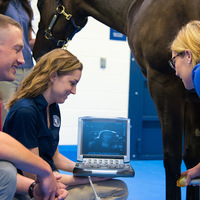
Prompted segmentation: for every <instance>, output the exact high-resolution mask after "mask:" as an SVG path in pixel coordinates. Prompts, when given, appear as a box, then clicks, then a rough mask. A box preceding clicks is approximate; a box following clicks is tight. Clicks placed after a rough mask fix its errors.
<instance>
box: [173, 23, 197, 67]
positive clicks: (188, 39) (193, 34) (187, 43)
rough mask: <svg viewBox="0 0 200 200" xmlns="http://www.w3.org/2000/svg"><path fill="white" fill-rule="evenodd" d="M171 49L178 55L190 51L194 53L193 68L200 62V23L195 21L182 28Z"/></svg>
mask: <svg viewBox="0 0 200 200" xmlns="http://www.w3.org/2000/svg"><path fill="white" fill-rule="evenodd" d="M170 48H171V50H172V51H176V52H177V53H180V52H184V51H185V50H186V49H189V50H190V51H191V52H192V56H193V59H192V64H193V67H194V66H195V65H196V64H197V63H199V62H200V21H197V20H194V21H191V22H189V23H187V24H186V25H185V26H183V27H182V28H181V30H180V31H179V32H178V34H177V36H176V37H175V39H174V41H173V42H172V43H171V45H170Z"/></svg>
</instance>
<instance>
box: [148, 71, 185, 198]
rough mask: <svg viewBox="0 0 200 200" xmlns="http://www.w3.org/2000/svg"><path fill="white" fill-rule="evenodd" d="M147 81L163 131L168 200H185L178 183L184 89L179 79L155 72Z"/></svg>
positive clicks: (152, 72)
mask: <svg viewBox="0 0 200 200" xmlns="http://www.w3.org/2000/svg"><path fill="white" fill-rule="evenodd" d="M147 80H148V86H149V91H150V93H151V95H152V98H153V100H154V103H155V106H156V109H157V113H158V116H159V119H160V123H161V128H162V135H163V152H164V167H165V173H166V200H181V191H180V188H178V187H177V186H176V181H177V179H178V178H179V176H180V166H181V161H182V132H183V116H184V115H183V113H184V88H183V85H182V83H181V82H179V81H177V79H176V78H175V77H173V76H170V75H169V76H167V75H164V74H159V73H157V72H155V71H151V74H150V73H148V78H147Z"/></svg>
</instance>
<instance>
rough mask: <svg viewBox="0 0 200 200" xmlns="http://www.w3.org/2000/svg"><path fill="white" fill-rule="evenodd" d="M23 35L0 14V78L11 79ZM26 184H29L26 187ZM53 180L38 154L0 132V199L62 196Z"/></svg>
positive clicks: (20, 57)
mask: <svg viewBox="0 0 200 200" xmlns="http://www.w3.org/2000/svg"><path fill="white" fill-rule="evenodd" d="M23 47H24V45H23V36H22V29H21V27H20V25H19V24H18V23H17V22H16V21H15V20H13V19H11V18H10V17H7V16H4V15H0V81H13V80H14V78H15V73H16V70H15V68H17V67H18V66H19V65H21V64H24V58H23V55H22V49H23ZM16 168H19V169H21V170H24V171H28V172H30V173H33V174H37V181H36V182H35V181H34V180H32V179H29V178H26V177H23V176H20V175H18V174H17V171H16ZM29 186H30V187H29ZM64 188H65V186H64V185H61V184H60V183H58V182H57V181H56V178H55V176H54V175H53V173H52V170H51V167H50V166H49V165H48V164H47V163H46V162H45V161H44V160H42V159H41V158H40V157H38V156H36V155H34V154H33V153H31V152H30V151H29V150H28V149H26V148H25V147H24V146H23V145H21V144H20V143H19V142H17V141H16V140H15V139H14V138H12V137H10V136H9V135H7V134H6V133H3V132H0V199H1V200H4V199H5V200H11V199H12V198H13V196H14V194H15V192H17V193H20V194H29V195H30V196H31V197H32V196H34V197H35V199H44V200H45V199H51V200H53V199H55V196H58V197H59V198H56V199H64V198H65V197H66V196H67V194H68V192H67V191H66V190H65V189H64Z"/></svg>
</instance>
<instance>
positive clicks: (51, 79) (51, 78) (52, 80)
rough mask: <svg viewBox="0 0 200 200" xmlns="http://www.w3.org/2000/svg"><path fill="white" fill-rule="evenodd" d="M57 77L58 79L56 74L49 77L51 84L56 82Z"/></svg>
mask: <svg viewBox="0 0 200 200" xmlns="http://www.w3.org/2000/svg"><path fill="white" fill-rule="evenodd" d="M57 77H58V74H57V72H54V73H52V74H51V76H50V81H51V82H52V83H53V82H54V81H55V80H56V78H57Z"/></svg>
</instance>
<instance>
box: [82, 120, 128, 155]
mask: <svg viewBox="0 0 200 200" xmlns="http://www.w3.org/2000/svg"><path fill="white" fill-rule="evenodd" d="M127 126H128V125H127V120H120V119H99V118H96V119H95V118H91V119H83V121H82V137H83V138H82V142H83V143H82V154H84V155H85V154H90V155H92V154H94V155H101V154H105V155H126V153H127V152H126V150H127V149H126V139H127V128H128V127H127Z"/></svg>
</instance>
